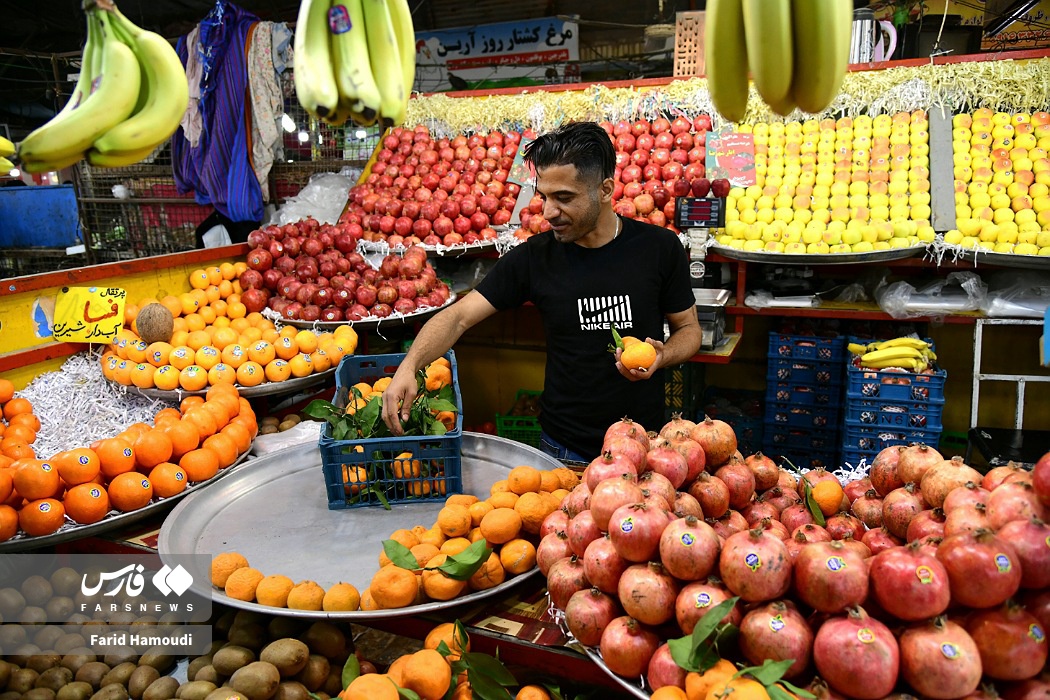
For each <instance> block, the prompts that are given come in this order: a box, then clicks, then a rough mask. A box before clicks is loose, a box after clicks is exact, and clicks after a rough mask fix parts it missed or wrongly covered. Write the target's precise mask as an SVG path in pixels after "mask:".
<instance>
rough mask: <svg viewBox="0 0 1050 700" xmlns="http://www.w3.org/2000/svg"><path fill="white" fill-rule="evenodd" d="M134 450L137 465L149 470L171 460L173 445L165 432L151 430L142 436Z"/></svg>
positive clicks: (133, 447) (133, 446) (136, 442)
mask: <svg viewBox="0 0 1050 700" xmlns="http://www.w3.org/2000/svg"><path fill="white" fill-rule="evenodd" d="M132 449H133V450H134V451H135V462H136V464H137V465H138V466H139V467H142V468H143V469H146V470H149V469H152V468H153V467H155V466H157V465H158V464H160V463H161V462H167V461H168V460H169V459H171V452H172V449H173V445H172V442H171V438H170V437H168V435H167V433H165V432H164V431H163V430H151V431H149V432H148V433H143V434H142V435H140V436H139V437H138V439H137V440H136V441H135V444H134V445H132Z"/></svg>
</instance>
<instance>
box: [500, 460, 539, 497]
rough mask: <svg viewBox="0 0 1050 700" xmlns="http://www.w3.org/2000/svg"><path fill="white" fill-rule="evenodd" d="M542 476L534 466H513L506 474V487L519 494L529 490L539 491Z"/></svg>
mask: <svg viewBox="0 0 1050 700" xmlns="http://www.w3.org/2000/svg"><path fill="white" fill-rule="evenodd" d="M541 483H542V477H541V476H540V470H539V469H537V468H536V467H528V466H521V467H514V468H513V469H511V470H510V474H508V475H507V488H508V489H509V490H510V491H511V493H516V494H518V495H519V496H520V495H522V494H524V493H528V492H529V491H539V490H540V484H541Z"/></svg>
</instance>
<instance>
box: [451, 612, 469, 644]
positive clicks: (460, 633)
mask: <svg viewBox="0 0 1050 700" xmlns="http://www.w3.org/2000/svg"><path fill="white" fill-rule="evenodd" d="M452 626H453V629H454V630H455V635H456V646H458V647H459V648H460V649H466V648H467V645H468V644H470V637H468V636H467V628H466V626H465V625H464V624H463V623H462V622H460V621H459V620H458V619H457V620H456V621H455V622H454V623H453V625H452Z"/></svg>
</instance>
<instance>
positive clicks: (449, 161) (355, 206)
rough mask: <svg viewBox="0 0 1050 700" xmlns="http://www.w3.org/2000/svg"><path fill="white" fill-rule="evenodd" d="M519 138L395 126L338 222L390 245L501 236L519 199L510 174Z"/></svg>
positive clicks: (515, 134) (453, 242)
mask: <svg viewBox="0 0 1050 700" xmlns="http://www.w3.org/2000/svg"><path fill="white" fill-rule="evenodd" d="M520 141H521V134H519V133H518V132H516V131H510V132H507V133H506V134H504V133H501V132H498V131H492V132H490V133H488V134H486V135H481V134H474V135H473V136H469V137H468V136H464V135H459V136H456V137H455V138H452V139H447V138H442V139H437V140H434V139H433V138H432V137H431V135H430V131H429V130H428V129H427V128H426V127H425V126H417V127H415V129H404V128H401V127H398V128H395V129H393V130H392V131H390V132H389V133H388V134H387V135H386V136H385V137H384V138H383V142H382V144H381V146H382V147H381V148H380V150H379V153H378V154H376V161H375V163H373V164H372V170H371V172H370V173H369V175H368V177H367V178H366V180H365V182H363V183H361V184H359V185H357V186H355V187H353V188H352V189H351V190H350V204H349V207H348V208H347V211H346V212H345V213H344V214H343V216H342V217H341V218H340V220H339V223H340V224H346V225H349V226H351V227H353V228H354V230H355V231H360V232H361V238H362V240H365V241H382V242H385V243H386V244H387V245H389V246H390V247H391V248H398V247H402V246H404V247H409V246H412V245H420V244H422V245H425V246H438V245H442V246H446V247H452V246H461V245H470V244H474V243H478V242H481V241H490V240H495V239H496V237H497V234H496V231H495V229H493V228H492V227H493V226H502V225H504V224H507V223H508V222H509V221H510V215H511V212H512V211H513V210H514V203H515V201H517V196H518V191H519V189H520V188H519V187H518V185H517V184H515V183H513V182H507V175H508V173H509V172H510V167H511V165H512V164H513V162H514V155H515V154H516V153H517V152H518V143H519V142H520Z"/></svg>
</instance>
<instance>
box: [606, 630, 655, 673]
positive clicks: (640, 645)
mask: <svg viewBox="0 0 1050 700" xmlns="http://www.w3.org/2000/svg"><path fill="white" fill-rule="evenodd" d="M659 646H660V637H658V636H657V635H656V633H655V632H653V631H651V630H649V629H648V628H646V626H645V625H643V624H642V623H641V622H639V621H638V620H635V619H634V618H631V617H627V616H626V615H625V616H623V617H618V618H616V619H615V620H613V621H612V622H610V623H609V624H608V626H607V627H606V628H605V631H604V632H602V638H601V642H600V644H599V649H600V650H601V654H602V661H604V662H605V665H606V666H608V667H609V670H610V671H612V672H613V673H615V674H617V675H619V676H624V677H626V678H637V677H638V676H640V675H642V674H643V673H645V672H646V671H647V670H648V668H649V660H650V659H652V658H653V654H655V653H656V649H657V648H658V647H659Z"/></svg>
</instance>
